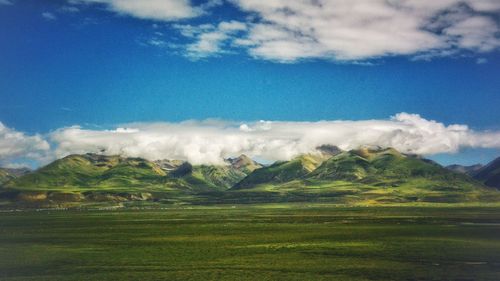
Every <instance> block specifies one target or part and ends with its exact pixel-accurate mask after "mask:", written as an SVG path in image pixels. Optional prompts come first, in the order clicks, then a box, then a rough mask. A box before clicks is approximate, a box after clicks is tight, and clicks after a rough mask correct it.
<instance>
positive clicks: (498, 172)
mask: <svg viewBox="0 0 500 281" xmlns="http://www.w3.org/2000/svg"><path fill="white" fill-rule="evenodd" d="M473 177H474V178H475V179H477V180H479V181H481V182H483V183H484V184H486V185H488V186H491V187H496V188H499V189H500V157H498V158H496V159H495V160H493V161H491V162H490V163H489V164H488V165H486V166H484V167H482V168H481V169H479V170H477V171H476V172H475V173H474V174H473Z"/></svg>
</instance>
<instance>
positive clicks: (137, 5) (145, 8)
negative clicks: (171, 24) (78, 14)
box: [72, 0, 221, 21]
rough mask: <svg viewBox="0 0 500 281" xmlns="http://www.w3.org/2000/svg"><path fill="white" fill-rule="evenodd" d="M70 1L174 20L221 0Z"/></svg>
mask: <svg viewBox="0 0 500 281" xmlns="http://www.w3.org/2000/svg"><path fill="white" fill-rule="evenodd" d="M72 3H87V4H102V5H105V6H106V7H107V8H108V9H109V10H110V11H113V12H116V13H119V14H124V15H129V16H133V17H136V18H141V19H149V20H157V21H175V20H179V19H186V18H193V17H197V16H200V15H202V14H204V13H205V10H206V9H209V8H212V7H214V6H217V5H220V4H221V1H220V0H215V1H214V0H212V1H208V2H205V3H204V4H202V5H200V6H197V7H195V6H192V5H191V1H189V0H140V1H138V0H73V1H72Z"/></svg>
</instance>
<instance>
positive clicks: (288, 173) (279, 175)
mask: <svg viewBox="0 0 500 281" xmlns="http://www.w3.org/2000/svg"><path fill="white" fill-rule="evenodd" d="M330 157H331V155H328V154H322V153H317V154H305V155H300V156H297V157H295V158H294V159H292V160H290V161H283V162H276V163H274V164H272V165H270V166H268V167H263V168H260V169H257V170H255V171H253V172H252V173H251V174H249V175H248V176H247V177H245V178H244V179H243V180H241V181H240V182H238V183H237V184H236V185H235V186H234V187H233V189H245V188H249V187H251V186H254V185H257V184H264V183H266V184H278V183H283V182H288V181H292V180H296V179H300V178H302V177H304V176H305V175H307V174H309V173H310V172H312V171H314V170H315V169H316V168H317V167H318V166H319V165H321V163H322V162H323V161H325V160H326V159H328V158H330Z"/></svg>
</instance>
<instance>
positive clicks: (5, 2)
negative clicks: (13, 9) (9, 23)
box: [0, 0, 13, 5]
mask: <svg viewBox="0 0 500 281" xmlns="http://www.w3.org/2000/svg"><path fill="white" fill-rule="evenodd" d="M12 4H13V3H12V2H11V1H9V0H0V5H12Z"/></svg>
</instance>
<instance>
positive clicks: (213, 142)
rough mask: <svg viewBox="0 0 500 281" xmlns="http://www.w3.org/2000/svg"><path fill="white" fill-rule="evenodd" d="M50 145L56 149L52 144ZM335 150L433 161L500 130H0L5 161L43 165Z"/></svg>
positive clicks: (419, 124)
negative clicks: (394, 152)
mask: <svg viewBox="0 0 500 281" xmlns="http://www.w3.org/2000/svg"><path fill="white" fill-rule="evenodd" d="M49 143H50V144H51V145H50V146H49ZM323 144H331V145H336V146H339V147H340V148H342V149H354V148H358V147H360V146H364V145H369V146H381V147H394V148H396V149H398V150H400V151H401V152H405V153H415V154H423V155H432V154H437V153H454V152H458V151H459V150H460V149H463V148H500V132H498V131H474V130H471V129H470V128H468V127H467V126H466V125H445V124H443V123H439V122H436V121H433V120H427V119H424V118H422V117H421V116H419V115H417V114H408V113H399V114H396V115H395V116H393V117H391V118H390V119H388V120H362V121H342V120H339V121H317V122H283V121H277V122H273V121H258V122H250V123H241V122H240V123H239V122H227V121H221V120H205V121H185V122H180V123H166V122H158V123H131V124H124V125H122V126H119V127H117V128H114V129H109V130H91V129H85V128H82V127H80V126H72V127H66V128H60V129H57V130H55V131H53V132H51V133H48V134H46V135H44V136H43V137H42V136H40V135H31V136H30V135H27V134H25V133H22V132H17V131H15V130H13V129H10V128H7V127H5V126H4V125H3V124H2V125H0V163H8V162H9V161H12V160H14V159H17V158H23V159H33V160H36V161H39V162H40V163H45V162H46V161H48V160H50V159H54V158H59V157H63V156H66V155H69V154H74V153H87V152H95V153H103V154H107V155H114V154H121V155H125V156H132V157H144V158H147V159H150V160H156V159H182V160H187V161H190V162H192V163H193V164H221V163H223V159H224V158H227V157H231V156H237V155H240V154H247V155H249V156H251V157H258V158H261V159H266V160H269V161H275V160H288V159H290V158H292V157H294V156H296V155H298V154H301V153H308V152H314V151H315V148H316V147H318V146H320V145H323Z"/></svg>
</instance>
